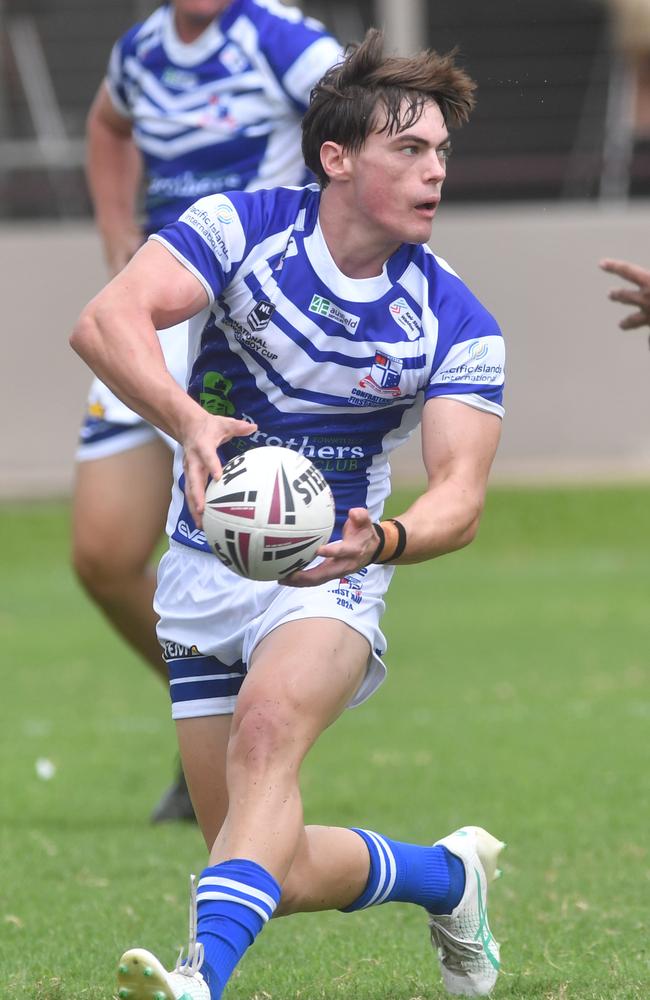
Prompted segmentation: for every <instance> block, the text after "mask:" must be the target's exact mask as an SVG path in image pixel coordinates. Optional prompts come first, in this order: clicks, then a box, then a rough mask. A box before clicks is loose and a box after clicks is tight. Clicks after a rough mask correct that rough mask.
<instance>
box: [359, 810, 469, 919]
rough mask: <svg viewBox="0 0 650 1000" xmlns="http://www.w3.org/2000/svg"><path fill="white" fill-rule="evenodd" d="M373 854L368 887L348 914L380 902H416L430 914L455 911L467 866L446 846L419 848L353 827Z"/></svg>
mask: <svg viewBox="0 0 650 1000" xmlns="http://www.w3.org/2000/svg"><path fill="white" fill-rule="evenodd" d="M353 832H354V833H357V834H358V835H359V836H360V837H361V838H362V840H363V841H364V842H365V844H366V847H367V848H368V852H369V854H370V873H369V875H368V883H367V885H366V888H365V889H364V891H363V892H362V893H361V895H360V896H359V898H358V899H356V900H355V901H354V902H353V903H351V904H350V905H349V906H346V907H345V909H344V911H343V912H344V913H351V912H353V911H355V910H363V909H366V907H368V906H378V905H379V904H380V903H394V902H402V903H416V904H418V905H420V906H424V908H425V909H426V910H428V911H429V913H451V911H452V910H453V909H454V908H455V907H456V906H458V904H459V902H460V901H461V899H462V896H463V892H464V891H465V865H464V864H463V862H462V861H461V860H460V858H457V857H456V855H455V854H452V853H451V852H450V851H448V850H447V848H446V847H441V846H434V847H419V846H417V845H416V844H404V843H400V842H399V841H397V840H390V839H389V838H388V837H382V836H380V835H379V834H377V833H372V832H371V831H370V830H358V829H356V828H353Z"/></svg>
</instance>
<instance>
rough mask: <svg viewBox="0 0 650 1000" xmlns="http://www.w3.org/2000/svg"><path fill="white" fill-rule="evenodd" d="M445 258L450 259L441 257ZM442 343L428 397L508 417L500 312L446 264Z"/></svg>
mask: <svg viewBox="0 0 650 1000" xmlns="http://www.w3.org/2000/svg"><path fill="white" fill-rule="evenodd" d="M438 261H439V264H443V265H444V262H442V261H440V259H438ZM446 270H448V273H446V274H443V287H444V288H445V291H444V292H443V294H442V295H441V296H440V301H439V303H438V306H437V309H436V312H437V315H438V345H437V349H436V352H435V355H434V360H433V365H432V370H431V375H430V378H429V383H428V386H427V388H426V390H425V399H432V398H434V397H438V396H444V397H447V398H451V399H458V400H460V401H461V402H463V403H467V404H469V405H470V406H474V407H476V408H477V409H479V410H485V411H487V412H489V413H495V414H497V416H499V417H502V416H503V414H504V408H503V387H504V377H505V344H504V340H503V335H502V333H501V330H500V328H499V325H498V323H497V321H496V320H495V318H494V317H493V316H492V315H491V313H489V312H488V310H487V309H486V308H485V307H484V306H483V305H482V304H481V303H480V302H479V301H478V299H477V298H475V296H474V295H472V293H471V292H470V291H469V289H468V288H467V286H466V285H464V284H463V282H462V281H461V280H460V278H458V276H457V275H456V274H455V273H454V272H453V271H451V268H448V265H447V267H446Z"/></svg>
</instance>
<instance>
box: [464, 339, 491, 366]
mask: <svg viewBox="0 0 650 1000" xmlns="http://www.w3.org/2000/svg"><path fill="white" fill-rule="evenodd" d="M487 352H488V345H487V344H486V343H485V341H483V342H481V341H480V340H475V341H474V343H473V344H470V345H469V347H468V348H467V354H468V355H469V359H470V361H480V360H481V358H484V357H485V355H486V354H487Z"/></svg>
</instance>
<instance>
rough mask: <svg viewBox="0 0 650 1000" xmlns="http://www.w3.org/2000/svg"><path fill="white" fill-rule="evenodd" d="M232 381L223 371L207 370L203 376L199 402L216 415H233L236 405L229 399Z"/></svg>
mask: <svg viewBox="0 0 650 1000" xmlns="http://www.w3.org/2000/svg"><path fill="white" fill-rule="evenodd" d="M231 389H232V381H231V380H230V379H229V378H226V376H225V375H222V374H221V372H206V373H205V375H204V376H203V391H202V392H201V393H200V395H199V403H200V404H201V406H202V407H203V409H204V410H206V411H207V412H208V413H212V414H213V416H216V417H232V415H233V414H234V412H235V407H234V406H233V404H232V403H231V402H230V400H229V399H228V396H229V395H230V390H231Z"/></svg>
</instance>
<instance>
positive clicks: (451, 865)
mask: <svg viewBox="0 0 650 1000" xmlns="http://www.w3.org/2000/svg"><path fill="white" fill-rule="evenodd" d="M354 833H356V834H358V835H359V836H360V837H361V838H362V840H363V841H364V843H365V844H366V847H367V848H368V853H369V855H370V873H369V876H368V883H367V885H366V888H365V889H364V891H363V892H362V894H361V895H360V896H359V898H358V899H356V900H355V901H354V902H353V903H351V904H350V905H349V906H347V907H345V910H344V912H345V913H351V912H353V911H354V910H362V909H365V908H366V907H368V906H376V905H378V904H379V903H390V902H404V903H416V904H418V905H420V906H423V907H425V909H427V910H428V911H429V913H451V911H452V910H453V909H454V908H455V907H456V906H457V905H458V903H459V902H460V900H461V898H462V895H463V892H464V891H465V866H464V865H463V862H462V861H461V860H460V858H457V857H456V855H455V854H452V853H451V852H450V851H448V850H447V849H446V848H445V847H441V846H434V847H419V846H417V845H414V844H405V843H400V842H399V841H396V840H390V839H389V838H388V837H382V836H380V835H379V834H377V833H372V832H371V831H369V830H358V829H354ZM280 894H281V889H280V886H279V884H278V883H277V882H276V880H275V879H274V878H273V876H272V875H271V874H270V873H269V872H267V871H266V870H265V869H264V868H262V867H261V866H260V865H258V864H256V863H255V862H254V861H246V860H244V859H239V858H235V859H233V860H231V861H223V862H222V863H221V864H218V865H213V866H211V867H209V868H206V869H205V870H204V871H203V873H202V874H201V878H200V879H199V884H198V887H197V894H196V903H197V940H198V941H199V942H200V943H201V944H202V945H203V950H204V958H203V965H202V967H201V973H202V975H203V977H204V979H205V980H206V982H207V984H208V987H209V989H210V997H211V1000H220V997H221V995H222V993H223V990H224V988H225V986H226V983H227V982H228V980H229V979H230V976H231V974H232V972H233V970H234V968H235V966H236V965H237V963H238V962H239V960H240V958H241V957H242V955H243V954H244V952H245V951H246V950H247V949H248V948H249V947H250V946H251V945H252V944H253V942H254V940H255V938H256V937H257V935H258V934H259V932H260V931H261V930H262V928H263V927H264V924H265V923H266V922H267V921H268V920H269V919H270V918H271V917H272V916H273V913H274V911H275V909H276V907H277V905H278V903H279V902H280Z"/></svg>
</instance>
